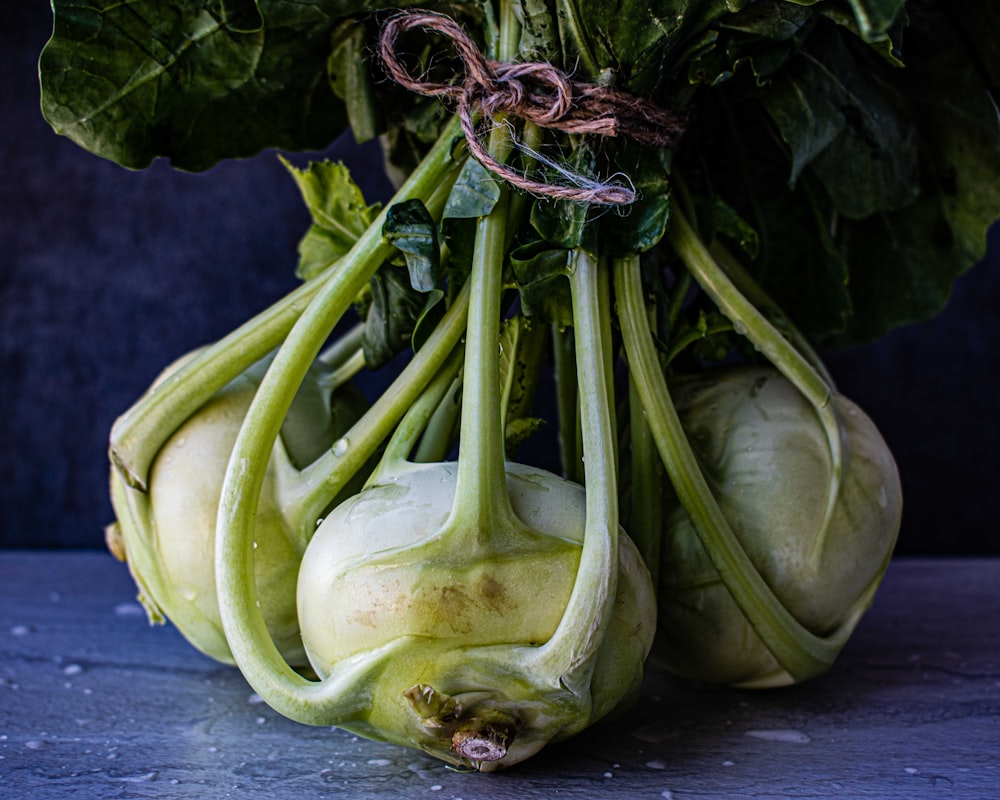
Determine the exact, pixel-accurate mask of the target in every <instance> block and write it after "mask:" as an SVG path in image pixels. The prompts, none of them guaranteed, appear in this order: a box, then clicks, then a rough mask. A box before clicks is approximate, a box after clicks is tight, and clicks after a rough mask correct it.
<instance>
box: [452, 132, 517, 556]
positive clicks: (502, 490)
mask: <svg viewBox="0 0 1000 800" xmlns="http://www.w3.org/2000/svg"><path fill="white" fill-rule="evenodd" d="M508 144H509V140H508V138H507V136H506V130H505V129H504V128H503V127H501V126H498V127H495V128H494V129H493V132H492V134H491V137H490V151H491V153H493V154H494V157H496V154H497V153H499V152H501V151H502V150H506V148H507V146H508ZM508 196H509V195H508V192H507V191H506V190H504V191H503V192H501V195H500V199H499V200H498V201H497V204H496V205H495V206H494V208H493V210H492V211H491V212H490V214H489V215H488V216H486V217H483V218H481V219H480V220H479V221H478V227H477V229H476V242H475V255H474V256H473V263H472V273H471V275H470V276H469V284H470V290H471V295H472V299H471V306H470V309H469V326H468V330H467V333H466V344H465V369H464V378H463V384H462V385H463V388H462V419H461V431H460V434H459V441H460V445H459V453H458V474H457V478H456V481H457V483H456V488H455V504H454V506H453V508H452V518H453V519H458V518H462V519H463V520H465V524H464V525H460V526H456V528H455V530H456V531H459V530H463V529H464V530H465V531H467V532H468V533H469V534H470V535H477V536H488V534H489V531H490V530H491V529H495V530H503V529H505V528H508V527H511V525H509V524H507V522H506V521H508V520H510V521H512V520H514V519H515V515H514V511H513V509H512V508H511V505H510V497H509V496H508V494H507V478H506V469H505V462H506V452H505V448H504V440H503V421H502V420H501V418H500V369H499V358H500V354H499V336H500V307H501V295H502V290H503V280H502V278H503V265H504V253H505V251H506V245H507V226H506V219H507V202H506V200H507V197H508ZM470 544H471V543H470Z"/></svg>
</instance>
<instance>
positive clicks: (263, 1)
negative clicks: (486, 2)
mask: <svg viewBox="0 0 1000 800" xmlns="http://www.w3.org/2000/svg"><path fill="white" fill-rule="evenodd" d="M416 2H417V0H396V2H390V0H258V2H257V3H256V4H254V2H253V0H130V1H129V2H121V1H120V0H52V8H53V19H54V25H53V34H52V37H51V39H50V40H49V42H48V43H47V44H46V46H45V48H44V50H43V51H42V54H41V58H40V61H39V71H40V78H41V86H42V111H43V113H44V115H45V117H46V119H47V120H48V121H49V124H50V125H52V127H53V128H54V129H55V130H56V131H57V132H58V133H60V134H63V135H65V136H68V137H69V138H70V139H72V140H73V141H75V142H76V143H77V144H79V145H80V146H82V147H84V148H86V149H87V150H90V151H91V152H93V153H96V154H97V155H100V156H102V157H104V158H108V159H111V160H113V161H116V162H117V163H119V164H121V165H123V166H126V167H129V168H132V169H141V168H144V167H146V166H148V165H149V164H150V163H151V162H152V161H153V159H155V158H158V157H165V158H169V159H170V161H171V163H172V164H173V165H174V166H175V167H178V168H180V169H186V170H204V169H207V168H209V167H211V166H212V165H213V164H215V163H216V162H218V161H220V160H221V159H224V158H240V157H247V156H251V155H254V154H256V153H258V152H260V151H261V150H262V149H264V148H267V147H274V148H280V149H285V150H310V149H313V150H319V149H322V148H324V147H326V146H327V145H329V143H330V142H332V141H333V140H334V139H335V138H336V137H337V136H338V135H339V134H340V133H341V132H342V131H343V130H344V128H345V124H346V117H347V114H346V112H345V109H344V104H343V103H342V102H341V101H340V99H339V98H338V97H337V96H336V95H335V94H334V92H333V90H332V88H331V85H330V82H329V80H328V77H327V74H326V66H327V58H328V56H329V55H330V53H331V49H332V47H333V45H332V43H331V36H332V32H333V31H334V29H335V28H336V27H337V26H338V25H339V24H340V23H341V22H342V21H343V20H345V19H347V18H349V17H356V16H359V15H363V14H366V13H368V12H372V11H375V10H379V9H383V8H391V7H405V6H409V5H413V4H414V3H416ZM421 5H424V6H429V7H432V8H433V7H435V6H437V5H443V4H442V3H437V2H425V3H421ZM448 5H449V6H454V5H461V0H457V2H452V3H449V4H448ZM354 77H355V78H357V77H358V76H357V74H355V75H354ZM351 102H352V104H355V103H358V102H364V100H358V99H357V98H353V99H352V101H351ZM357 112H358V108H357V107H355V108H354V109H353V112H352V114H353V116H354V117H355V118H358V116H359V115H358V113H357Z"/></svg>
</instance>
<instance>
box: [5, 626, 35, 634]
mask: <svg viewBox="0 0 1000 800" xmlns="http://www.w3.org/2000/svg"><path fill="white" fill-rule="evenodd" d="M29 633H31V628H29V627H28V626H27V625H15V626H14V627H12V628H11V629H10V635H11V636H27V635H28V634H29Z"/></svg>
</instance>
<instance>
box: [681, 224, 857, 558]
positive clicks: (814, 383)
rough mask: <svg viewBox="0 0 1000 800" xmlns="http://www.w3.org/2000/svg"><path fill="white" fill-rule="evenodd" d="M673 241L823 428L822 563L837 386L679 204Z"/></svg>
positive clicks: (833, 499) (836, 446)
mask: <svg viewBox="0 0 1000 800" xmlns="http://www.w3.org/2000/svg"><path fill="white" fill-rule="evenodd" d="M670 240H671V243H672V244H673V246H674V249H675V250H676V251H677V254H678V255H679V256H680V257H681V260H683V261H684V264H685V266H686V267H687V268H688V270H689V271H690V272H691V274H692V275H693V276H694V279H695V280H696V281H697V282H698V284H699V285H700V286H701V288H702V289H704V291H705V293H706V294H707V295H708V296H709V297H711V298H712V300H713V301H714V302H715V304H716V305H717V306H718V307H719V310H720V311H722V313H723V314H725V315H726V316H727V317H728V318H729V319H730V320H731V321H732V323H733V327H734V329H735V330H736V331H737V332H738V333H740V334H742V335H744V336H746V337H747V339H749V340H750V341H751V342H752V343H753V344H754V346H755V347H756V348H757V349H759V350H760V351H761V352H762V353H763V354H764V355H765V356H766V357H767V359H768V360H769V361H770V362H771V363H772V364H773V365H774V366H775V368H776V369H777V370H778V371H779V372H780V373H781V374H782V375H784V376H785V377H786V378H787V379H788V380H789V381H790V382H791V383H792V385H794V386H795V388H797V389H798V390H799V391H800V392H801V393H802V395H803V396H804V397H805V398H806V400H807V401H808V402H809V404H810V405H811V406H812V407H813V409H814V411H815V412H816V415H817V417H818V418H819V421H820V424H821V425H822V426H823V432H824V434H825V435H826V440H827V448H828V450H829V455H830V484H829V489H828V492H827V504H826V509H825V511H824V516H823V520H822V521H821V523H820V527H819V535H818V536H817V537H816V543H815V545H814V547H813V551H812V558H813V561H814V563H818V561H819V559H820V558H821V555H822V552H823V548H824V545H825V542H826V534H827V532H828V531H829V530H830V528H831V525H832V521H833V515H834V511H835V509H836V506H837V502H838V499H839V497H840V485H841V481H842V480H843V472H844V453H843V447H844V445H843V428H842V426H841V424H840V419H839V417H838V416H837V409H836V407H835V405H834V403H833V389H832V387H831V386H830V385H829V384H828V383H827V382H826V381H825V380H824V379H823V376H822V375H820V374H819V373H818V372H817V371H816V370H815V369H814V368H813V367H812V366H811V365H810V363H809V361H808V360H807V359H806V358H805V357H804V356H803V354H802V353H800V352H799V351H798V350H797V349H796V348H795V346H794V345H793V344H792V343H791V342H790V341H789V340H788V339H786V338H785V337H784V336H782V335H781V333H780V332H779V331H778V330H776V329H775V328H774V326H773V325H771V323H770V322H768V320H767V318H766V317H765V316H764V315H763V314H762V313H761V312H760V311H758V310H757V308H756V306H754V305H753V303H751V302H750V301H749V300H748V299H747V298H746V296H745V295H744V294H743V293H742V292H740V291H739V289H738V288H737V287H736V285H735V284H734V283H733V281H732V280H730V278H729V276H728V275H726V273H725V271H724V270H723V269H722V268H721V267H720V266H719V265H718V263H717V262H716V261H715V259H714V258H712V255H711V253H709V251H708V248H707V247H706V246H705V244H704V243H703V242H702V241H701V239H700V238H699V237H698V235H697V233H695V231H694V228H693V227H692V225H691V224H690V223H689V222H688V220H687V218H686V217H685V216H684V212H683V211H682V209H681V208H680V204H675V205H674V207H673V208H672V209H671V210H670Z"/></svg>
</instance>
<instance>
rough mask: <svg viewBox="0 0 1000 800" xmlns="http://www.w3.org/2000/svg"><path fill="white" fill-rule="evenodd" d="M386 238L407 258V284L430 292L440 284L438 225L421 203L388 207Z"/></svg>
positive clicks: (397, 204) (383, 233)
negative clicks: (408, 278) (408, 276)
mask: <svg viewBox="0 0 1000 800" xmlns="http://www.w3.org/2000/svg"><path fill="white" fill-rule="evenodd" d="M382 235H383V236H385V237H386V238H387V239H388V240H389V241H390V242H391V243H392V244H393V245H394V246H395V247H396V249H397V250H399V251H400V252H401V253H402V254H403V256H404V257H405V258H406V267H407V270H408V271H409V275H410V284H411V285H412V286H413V288H414V289H416V290H417V291H418V292H429V291H431V290H432V289H434V288H436V287H437V286H438V284H439V283H440V281H441V246H440V244H438V235H437V225H436V224H435V222H434V218H433V217H432V216H431V215H430V212H429V211H428V210H427V207H426V206H425V205H424V204H423V202H421V201H420V200H416V199H414V200H407V201H405V202H402V203H396V204H394V205H392V206H390V207H389V210H388V212H387V214H386V220H385V225H383V227H382Z"/></svg>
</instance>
